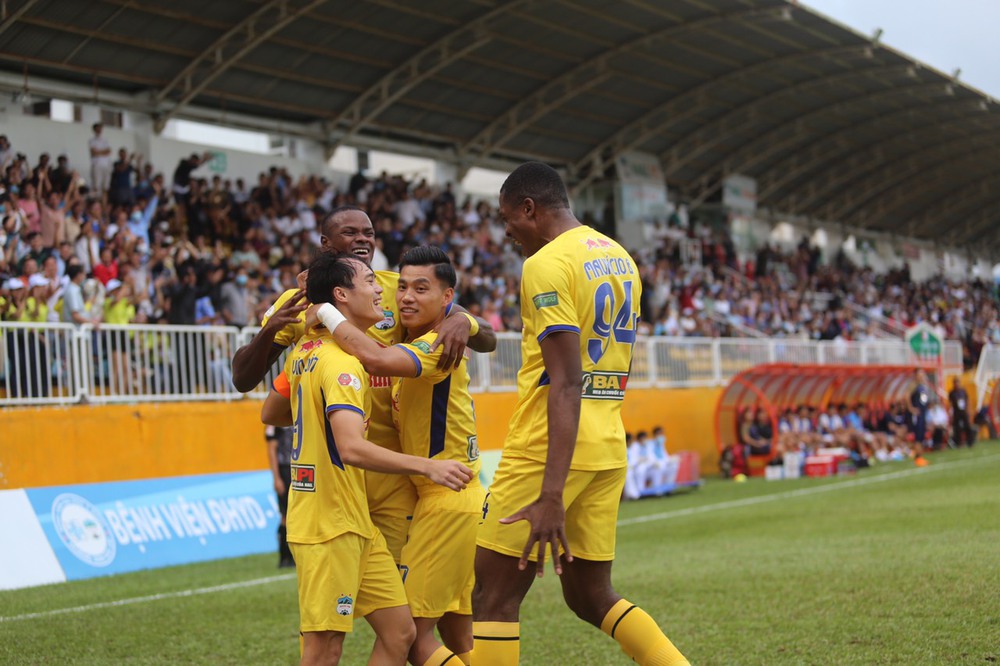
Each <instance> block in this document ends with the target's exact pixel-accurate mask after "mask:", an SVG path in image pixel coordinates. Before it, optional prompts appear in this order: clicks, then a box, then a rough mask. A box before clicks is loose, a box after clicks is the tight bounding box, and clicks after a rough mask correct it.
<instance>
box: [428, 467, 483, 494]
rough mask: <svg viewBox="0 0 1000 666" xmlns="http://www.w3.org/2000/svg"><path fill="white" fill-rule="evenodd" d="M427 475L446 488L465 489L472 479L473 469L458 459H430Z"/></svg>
mask: <svg viewBox="0 0 1000 666" xmlns="http://www.w3.org/2000/svg"><path fill="white" fill-rule="evenodd" d="M428 462H429V463H430V465H428V467H427V473H426V474H425V476H426V477H427V478H428V479H430V480H431V481H433V482H434V483H436V484H438V485H439V486H444V487H445V488H451V489H452V490H455V491H458V490H464V489H465V487H466V486H467V485H468V484H469V482H470V481H472V470H471V469H469V468H468V467H466V466H465V465H463V464H462V463H460V462H458V461H457V460H429V461H428Z"/></svg>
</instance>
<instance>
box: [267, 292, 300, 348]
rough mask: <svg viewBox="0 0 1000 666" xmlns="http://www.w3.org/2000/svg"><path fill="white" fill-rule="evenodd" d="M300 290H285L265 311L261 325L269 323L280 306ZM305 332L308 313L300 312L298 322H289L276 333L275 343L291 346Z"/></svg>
mask: <svg viewBox="0 0 1000 666" xmlns="http://www.w3.org/2000/svg"><path fill="white" fill-rule="evenodd" d="M298 291H299V290H298V289H289V290H287V291H285V293H283V294H282V295H281V296H278V300H276V301H275V302H274V305H272V306H271V307H269V308H268V309H267V312H265V313H264V316H263V317H262V318H261V321H260V325H261V327H263V326H264V325H265V324H267V321H268V320H269V319H270V318H271V315H273V314H274V313H275V312H277V311H278V308H280V307H281V306H282V305H284V304H285V303H287V302H288V299H290V298H291V297H292V296H294V295H295V294H296V293H298ZM305 332H306V315H305V312H300V313H299V320H298V321H297V322H295V323H294V324H288V325H287V326H285V327H284V328H283V329H281V330H280V331H278V332H277V333H276V334H275V336H274V344H276V345H279V346H281V347H290V346H292V345H293V344H295V343H296V342H298V340H299V338H301V337H302V336H303V334H305Z"/></svg>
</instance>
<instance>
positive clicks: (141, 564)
mask: <svg viewBox="0 0 1000 666" xmlns="http://www.w3.org/2000/svg"><path fill="white" fill-rule="evenodd" d="M24 492H25V493H26V494H27V497H28V500H29V501H30V503H31V506H32V508H33V509H34V512H35V515H36V516H37V518H38V522H39V524H40V525H41V528H42V531H43V532H44V534H45V537H46V538H47V539H48V541H49V543H50V544H51V546H52V550H53V552H54V553H55V557H56V559H57V560H58V562H59V564H60V565H61V567H62V569H63V571H64V572H65V576H66V579H67V580H77V579H81V578H92V577H94V576H106V575H109V574H117V573H124V572H127V571H137V570H139V569H151V568H156V567H165V566H171V565H176V564H187V563H190V562H201V561H204V560H214V559H219V558H224V557H238V556H242V555H250V554H253V553H265V552H272V551H275V550H276V548H277V542H276V541H275V539H276V537H275V532H276V530H277V528H278V523H279V522H280V513H279V511H278V506H277V499H276V497H275V495H274V490H273V485H272V480H271V473H270V472H267V471H263V472H240V473H232V474H210V475H200V476H184V477H172V478H166V479H150V480H145V481H119V482H114V483H95V484H85V485H76V486H59V487H52V488H28V489H26V490H24Z"/></svg>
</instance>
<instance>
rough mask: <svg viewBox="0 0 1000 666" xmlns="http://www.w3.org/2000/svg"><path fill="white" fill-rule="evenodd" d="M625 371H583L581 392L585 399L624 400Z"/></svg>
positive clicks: (626, 377)
mask: <svg viewBox="0 0 1000 666" xmlns="http://www.w3.org/2000/svg"><path fill="white" fill-rule="evenodd" d="M626 384H628V373H627V372H585V373H583V392H582V397H583V398H584V399H585V400H624V399H625V385H626Z"/></svg>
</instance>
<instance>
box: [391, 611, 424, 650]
mask: <svg viewBox="0 0 1000 666" xmlns="http://www.w3.org/2000/svg"><path fill="white" fill-rule="evenodd" d="M387 638H389V639H390V641H391V644H392V646H393V648H397V649H398V650H399V651H400V652H401V653H402V654H406V653H407V652H409V651H410V646H411V645H413V641H415V640H416V639H417V627H416V625H415V624H414V623H413V620H412V619H410V620H408V621H406V622H400V623H399V624H398V625H397V626H396V627H394V630H393V631H392V632H391V633H390V635H389V636H388V637H387Z"/></svg>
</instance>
